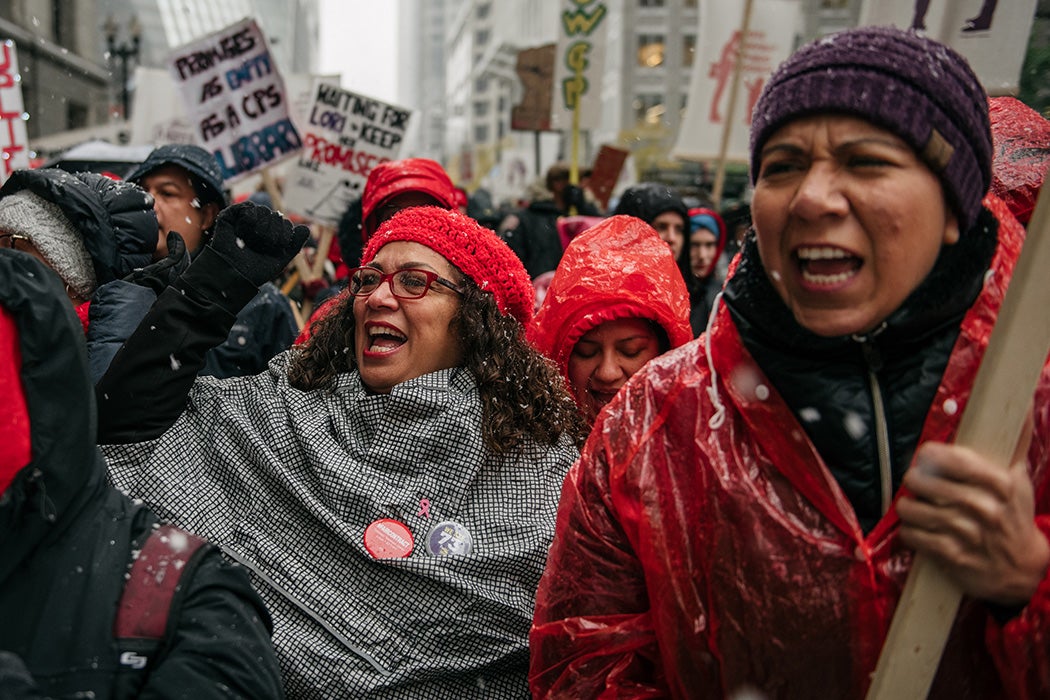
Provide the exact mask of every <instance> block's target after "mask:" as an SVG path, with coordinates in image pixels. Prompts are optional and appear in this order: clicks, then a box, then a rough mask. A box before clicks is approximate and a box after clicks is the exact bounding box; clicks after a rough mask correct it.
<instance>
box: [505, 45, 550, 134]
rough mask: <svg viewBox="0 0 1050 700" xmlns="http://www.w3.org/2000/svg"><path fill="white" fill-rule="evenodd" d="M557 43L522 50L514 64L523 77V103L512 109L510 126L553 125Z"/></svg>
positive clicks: (543, 128)
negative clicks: (552, 92)
mask: <svg viewBox="0 0 1050 700" xmlns="http://www.w3.org/2000/svg"><path fill="white" fill-rule="evenodd" d="M554 49H555V46H554V44H545V45H543V46H537V47H535V48H531V49H522V50H521V51H519V52H518V58H517V61H516V62H515V65H514V72H515V73H517V75H518V79H519V80H521V86H522V88H523V89H522V96H521V102H519V103H518V104H516V105H514V107H513V108H512V109H511V110H510V128H511V129H514V130H517V131H547V130H549V129H550V128H551V91H552V89H553V78H554Z"/></svg>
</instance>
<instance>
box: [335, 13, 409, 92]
mask: <svg viewBox="0 0 1050 700" xmlns="http://www.w3.org/2000/svg"><path fill="white" fill-rule="evenodd" d="M397 5H398V3H397V2H396V1H395V0H321V46H320V54H321V56H320V70H321V73H322V74H332V73H339V74H341V75H342V76H343V80H342V84H343V87H345V88H346V89H348V90H353V91H354V92H360V93H362V94H364V95H368V96H369V97H375V98H377V99H380V100H383V101H385V102H394V103H396V102H397V65H396V60H397Z"/></svg>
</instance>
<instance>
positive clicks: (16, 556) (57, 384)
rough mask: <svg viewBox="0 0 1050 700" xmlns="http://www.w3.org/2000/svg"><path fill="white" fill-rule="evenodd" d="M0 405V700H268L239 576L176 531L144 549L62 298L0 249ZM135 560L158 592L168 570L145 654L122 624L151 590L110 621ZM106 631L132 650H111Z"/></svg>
mask: <svg viewBox="0 0 1050 700" xmlns="http://www.w3.org/2000/svg"><path fill="white" fill-rule="evenodd" d="M0 395H2V396H3V405H4V410H3V411H0V610H2V611H3V623H2V624H0V696H2V697H4V698H16V699H21V698H34V699H39V698H48V697H73V696H76V697H93V698H96V699H98V700H102V699H106V698H137V697H147V696H148V697H157V698H175V697H184V698H189V697H192V698H195V700H202V699H204V698H220V697H222V698H227V697H231V696H237V697H250V698H279V697H282V690H281V685H280V676H279V672H278V669H277V662H276V659H275V656H274V652H273V647H272V645H271V641H270V617H269V614H268V613H267V611H266V609H265V608H264V606H263V604H262V602H261V600H260V599H259V597H258V595H257V594H256V593H255V591H254V590H252V588H251V585H250V583H249V580H248V577H247V575H246V573H245V571H244V570H243V569H242V568H240V567H239V566H237V565H234V564H231V563H228V562H227V561H226V560H225V559H224V558H223V556H222V554H221V553H220V551H219V550H218V549H217V548H216V547H214V546H212V545H209V544H206V543H204V542H203V541H202V540H199V539H197V538H195V537H193V536H192V535H189V534H188V533H185V532H183V531H181V530H177V529H174V528H168V527H167V526H164V527H163V528H162V531H163V532H162V534H163V537H159V536H151V534H152V533H153V532H154V531H155V530H156V529H158V525H159V523H158V519H157V517H156V516H155V515H154V514H153V513H152V512H151V511H150V510H148V509H147V508H146V507H145V506H144V505H142V504H141V503H138V502H134V501H132V500H131V499H129V498H127V497H126V496H124V495H122V494H121V493H120V492H119V491H117V490H116V489H114V488H112V487H111V486H109V485H107V482H106V465H105V462H104V460H103V458H102V455H101V454H100V452H99V450H98V448H97V447H96V446H95V402H94V397H93V392H92V384H91V381H90V379H89V377H88V372H87V362H86V354H85V350H84V341H83V336H82V334H81V333H80V331H79V329H78V327H77V323H76V319H75V316H74V314H73V311H72V309H71V308H70V306H69V304H68V303H66V302H65V300H64V295H63V291H62V284H61V283H60V282H59V278H58V277H57V276H55V275H54V274H52V273H51V272H50V271H48V269H47V268H46V267H45V266H44V265H43V264H42V263H41V262H40V261H38V260H36V259H34V258H33V257H32V256H30V255H27V254H25V253H21V252H18V251H14V250H9V249H5V250H0ZM158 537H159V540H158ZM158 541H159V542H161V546H162V549H161V550H157V549H156V548H155V545H156V544H157V542H158ZM140 552H142V554H141V555H140ZM158 552H159V554H158ZM155 555H156V556H157V558H153V557H154V556H155ZM141 558H146V559H147V560H148V561H149V562H151V564H152V565H153V566H155V567H157V568H156V570H155V573H153V574H152V576H153V579H154V580H155V581H157V582H158V585H159V582H160V581H161V579H164V578H165V577H169V578H171V577H172V571H181V574H174V578H173V579H172V582H175V581H177V584H178V585H177V587H176V588H175V592H174V594H173V597H171V599H170V605H169V606H167V607H163V608H161V609H159V612H161V613H162V616H166V619H167V624H166V626H162V627H161V630H162V631H161V633H160V634H159V635H158V637H159V640H158V641H156V642H155V643H154V644H153V646H150V645H149V644H147V643H146V641H145V637H147V636H148V635H146V634H145V633H144V632H143V631H142V630H143V623H144V622H145V620H144V619H138V620H135V619H134V618H135V616H136V615H141V614H142V612H141V611H143V610H157V609H156V608H151V604H152V602H153V599H155V598H156V596H157V593H156V589H153V588H148V589H144V588H142V587H136V591H135V592H136V593H137V594H139V595H138V596H135V597H133V598H131V599H130V600H138V601H139V607H137V608H132V609H131V612H130V613H128V612H127V611H125V610H122V609H121V608H122V607H123V606H122V605H121V604H128V603H129V598H128V597H125V590H126V589H125V580H126V578H127V577H128V575H129V566H131V565H132V563H133V562H136V560H138V559H141ZM136 566H137V564H136ZM166 566H167V568H166V569H165V568H164V567H166ZM172 566H173V567H174V568H172ZM134 571H136V569H134V568H133V569H132V573H134ZM132 580H137V579H136V578H135V577H134V576H132ZM127 591H128V592H129V594H130V591H131V585H130V584H129V585H128V588H127ZM118 610H120V612H119V613H118ZM136 611H138V612H136ZM129 614H130V617H131V618H132V619H130V620H129V618H128V617H126V616H127V615H129ZM118 621H121V622H122V627H123V625H124V624H125V623H128V622H131V623H134V624H133V626H137V627H138V628H139V629H138V631H137V633H136V636H142V637H143V639H139V640H137V641H128V640H122V639H121V638H119V637H117V636H116V635H115V629H121V628H122V627H118V626H117V622H118Z"/></svg>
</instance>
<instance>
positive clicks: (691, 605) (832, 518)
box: [530, 197, 1050, 699]
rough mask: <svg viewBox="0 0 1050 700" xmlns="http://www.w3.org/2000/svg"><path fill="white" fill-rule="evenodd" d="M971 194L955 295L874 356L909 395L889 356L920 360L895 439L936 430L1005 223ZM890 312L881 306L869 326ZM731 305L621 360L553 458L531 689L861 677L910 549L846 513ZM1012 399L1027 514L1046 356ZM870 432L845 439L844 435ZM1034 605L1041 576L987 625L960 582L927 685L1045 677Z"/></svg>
mask: <svg viewBox="0 0 1050 700" xmlns="http://www.w3.org/2000/svg"><path fill="white" fill-rule="evenodd" d="M987 202H988V206H989V208H990V209H991V211H992V212H993V213H994V214H995V216H996V217H998V218H999V220H1000V222H1001V224H1000V225H999V227H998V231H999V241H1000V243H999V247H998V250H997V252H996V254H995V258H994V260H993V262H992V264H991V269H990V271H989V274H988V275H987V277H985V276H984V275H978V285H977V287H976V290H974V293H973V294H972V295H970V294H967V296H966V298H967V299H973V301H972V302H970V303H969V304H968V308H966V309H964V310H963V312H962V315H961V316H960V317H955V316H954V315H953V314H951V313H950V314H949V316H950V317H952V318H957V320H956V321H954V322H953V323H948V324H946V325H944V328H943V329H942V331H943V332H937V333H934V334H933V335H932V336H931V338H932V340H931V339H927V341H926V342H924V343H922V344H921V346H916V347H913V348H912V351H913V352H915V353H917V354H919V355H920V356H921V359H922V361H921V362H920V364H919V365H918V368H917V369H916V368H914V367H913V366H912V369H907V368H905V371H904V374H902V375H900V376H898V377H896V378H895V377H894V375H893V374H890V373H888V372H887V373H882V374H878V376H879V377H880V381H881V382H884V386H885V388H886V389H887V393H888V396H889V397H890V398H891V399H892V398H894V397H897V398H900V397H902V396H909V394H908V391H909V389H908V386H906V384H907V383H908V382H906V381H904V380H903V379H902V378H901V377H903V376H905V375H907V376H911V377H914V376H920V375H923V376H925V378H924V379H921V380H919V381H918V383H919V384H922V385H923V386H924V388H923V389H922V390H921V391H919V393H918V394H914V393H913V394H910V401H911V403H913V404H915V406H914V408H916V409H917V412H913V413H911V414H910V415H909V419H908V420H909V422H910V423H911V425H913V426H916V434H915V440H914V442H915V443H916V444H917V443H920V442H924V441H927V440H939V441H951V439H952V438H953V437H954V435H955V433H956V431H957V429H958V425H959V420H960V417H961V415H962V413H963V411H964V409H965V406H966V402H967V399H968V398H969V395H970V391H971V388H972V382H973V379H974V375H975V372H976V369H977V366H978V364H979V362H980V360H981V357H982V355H983V353H984V351H985V349H986V346H987V342H988V336H989V333H990V330H991V327H992V325H993V323H994V321H995V316H996V313H997V312H998V309H999V306H1000V304H1001V302H1002V297H1003V293H1004V290H1005V287H1006V285H1007V283H1008V282H1009V278H1010V275H1011V273H1012V270H1013V266H1014V263H1015V261H1016V258H1017V255H1018V251H1019V247H1020V242H1021V240H1022V238H1023V230H1022V229H1021V227H1020V225H1019V224H1018V223H1017V222H1016V220H1015V219H1013V217H1012V216H1010V215H1009V213H1008V212H1007V211H1006V209H1005V206H1004V205H1003V204H1002V203H1001V202H999V201H998V200H994V198H991V197H990V198H989V199H988V200H987ZM987 216H991V215H987ZM993 224H994V220H993ZM992 230H993V231H994V230H995V227H994V225H993V227H992ZM746 253H747V251H746V250H745V257H746ZM935 269H936V268H935ZM737 274H741V273H740V270H739V268H737V269H736V272H735V273H734V275H733V276H734V277H735V275H737ZM985 279H986V280H987V281H985V282H984V283H983V284H981V282H982V281H983V280H985ZM732 281H733V280H732V278H731V279H730V283H729V284H732ZM948 282H949V283H950V280H948ZM727 286H728V285H727ZM969 291H970V289H966V292H969ZM960 293H962V292H960ZM951 296H952V295H949V296H948V297H947V298H951ZM944 301H945V300H944V299H941V300H940V303H943V302H944ZM940 303H938V302H937V301H936V300H929V302H928V303H927V304H925V306H926V308H932V307H936V306H939V305H940ZM785 312H786V309H785ZM909 313H910V310H905V313H904V314H903V317H897V318H895V317H891V319H890V323H889V326H890V327H889V328H888V329H887V330H886V333H890V334H891V335H890V336H887V339H889V338H893V336H892V332H893V330H894V329H893V327H892V326H893V325H894V323H895V322H897V321H901V322H903V323H905V324H906V323H908V322H910V320H909V318H908V316H909ZM740 318H741V317H740V315H739V314H734V313H731V310H730V308H729V307H728V306H726V305H720V307H719V309H718V311H717V314H716V316H715V318H714V319H713V322H712V324H711V326H710V328H709V329H708V331H707V333H706V334H705V335H703V336H701V338H700V339H698V340H697V341H694V342H693V343H690V344H688V345H686V346H684V347H682V348H680V349H678V350H677V351H672V352H671V353H668V354H666V355H664V356H663V357H660V358H657V359H656V360H654V361H652V362H650V363H649V364H648V365H647V366H646V368H645V369H643V370H642V371H641V372H639V373H638V374H636V375H635V377H633V378H632V380H631V381H630V382H629V383H628V385H627V387H626V388H625V389H624V390H623V391H621V392H620V394H619V395H618V396H617V398H616V399H614V400H613V402H612V403H611V404H610V405H609V407H608V408H607V409H606V411H605V413H603V415H602V417H601V418H600V419H599V422H598V424H597V425H596V427H595V429H594V431H593V432H592V434H591V437H590V439H589V441H588V443H587V445H586V447H585V448H584V452H583V455H582V456H581V459H580V462H578V463H577V465H576V466H575V467H574V468H573V470H572V471H571V472H570V474H569V476H568V478H567V479H566V483H565V488H564V491H563V495H562V502H561V505H560V507H559V516H558V523H557V530H556V532H557V534H556V537H555V542H554V545H553V546H552V549H551V554H550V558H549V560H548V565H547V570H546V571H545V573H544V578H543V580H542V582H541V585H540V590H539V593H538V598H537V606H536V617H535V620H534V624H533V629H532V632H531V635H530V641H531V649H532V666H531V674H530V679H531V683H532V689H533V691H534V693H535V694H536V696H537V697H547V696H558V697H574V698H583V697H593V696H596V695H598V694H599V693H601V692H603V691H604V692H606V693H607V694H609V695H615V696H616V697H654V696H656V695H660V696H664V695H670V696H671V697H678V698H683V697H726V696H728V695H731V694H732V693H734V692H739V691H740V690H742V689H744V688H751V689H756V690H758V691H759V692H761V693H764V694H766V695H767V696H769V697H790V698H807V697H813V698H831V697H834V698H848V697H863V695H864V692H865V690H866V688H867V686H868V684H869V683H870V682H871V678H870V674H871V672H872V671H873V670H874V667H875V663H876V660H877V658H878V654H879V651H880V649H881V646H882V643H883V640H884V638H885V636H886V632H887V630H888V627H889V624H890V620H891V619H892V615H893V612H894V608H895V607H896V605H897V601H898V599H899V597H900V595H901V590H902V588H903V585H904V581H905V579H906V577H907V574H908V571H909V568H910V564H911V560H912V553H911V552H910V551H909V550H907V549H905V548H904V547H903V546H902V545H901V544H900V542H899V539H898V519H897V516H896V511H895V509H893V508H892V507H890V508H889V509H888V511H887V513H886V515H884V516H882V517H881V518H880V519H879V520H878V521H877V522H876V523H875V524H874V526H873V527H872V528H871V529H870V530H867V529H865V528H863V527H862V525H861V521H860V519H859V517H858V514H857V513H856V511H855V510H854V507H852V503H851V500H850V497H849V496H848V494H847V493H846V492H845V491H846V489H845V488H844V487H843V486H842V484H841V479H840V477H839V475H837V474H835V473H833V471H832V469H831V468H830V467H829V464H828V463H827V462H826V461H825V460H826V457H825V453H824V452H823V451H821V450H820V449H819V447H818V445H817V442H818V441H823V439H824V438H822V437H820V436H819V435H817V440H816V441H815V440H814V439H812V438H811V437H810V434H811V432H813V431H812V426H811V425H809V424H808V420H812V419H813V418H816V416H812V415H809V414H808V413H807V412H803V411H793V410H792V408H791V407H790V406H789V404H788V402H787V401H786V400H785V398H784V396H783V395H782V394H781V392H780V391H779V389H778V387H777V385H776V380H777V379H778V378H779V377H780V376H782V375H780V374H779V372H780V371H782V370H783V367H782V366H781V367H776V366H771V367H772V368H773V369H774V371H776V372H777V373H778V374H776V375H774V376H770V375H767V373H766V371H765V370H766V368H767V366H769V365H768V362H769V357H771V355H770V356H767V357H766V362H765V363H756V360H755V357H754V356H753V354H752V353H751V352H750V351H749V346H751V347H756V346H755V345H754V343H753V338H752V332H751V330H749V329H748V328H747V327H746V326H741V325H738V319H740ZM945 337H950V338H951V341H950V342H947V343H946V344H942V342H943V338H945ZM786 342H790V339H788V340H787V341H786ZM897 342H901V339H900V338H898V339H897ZM769 352H771V353H772V352H773V350H770V351H769ZM790 352H791V350H790V349H788V350H785V351H784V352H783V353H781V356H786V355H788V354H789V353H790ZM935 356H939V359H938V357H935ZM856 357H859V353H858V354H857V355H856ZM895 361H896V362H904V358H899V357H898V358H895ZM847 366H848V365H847V364H845V363H840V364H839V365H837V367H838V368H839V369H843V373H842V374H840V373H839V372H837V371H836V372H829V373H812V372H810V373H807V374H804V375H803V376H802V378H801V379H800V380H799V381H804V382H807V383H808V387H809V390H810V392H811V393H812V394H814V395H816V396H819V397H829V396H833V395H836V392H838V393H837V395H838V396H848V395H849V393H850V391H851V389H850V388H849V387H850V385H849V384H847V383H846V382H848V381H851V380H850V379H849V372H846V371H845V369H844V368H846V367H847ZM853 366H854V367H855V369H854V372H856V373H859V374H860V375H861V376H863V375H864V374H866V372H867V370H868V368H866V367H865V365H864V362H863V360H859V361H858V360H854V361H853ZM909 366H911V365H909ZM938 367H939V368H940V369H939V370H938ZM916 373H917V374H916ZM926 386H929V394H928V395H927V394H926ZM788 391H789V393H792V394H794V391H793V390H792V389H791V388H788ZM860 391H861V392H862V393H863V392H864V389H860ZM868 402H869V403H870V398H869V399H868ZM923 402H925V403H923ZM828 405H830V404H828ZM1034 405H1035V407H1036V409H1035V433H1034V437H1033V441H1032V444H1031V449H1030V452H1029V454H1028V463H1029V469H1030V471H1031V475H1032V479H1033V482H1034V484H1035V497H1036V505H1035V508H1036V514H1037V515H1036V524H1037V526H1038V527H1039V528H1040V529H1041V530H1042V531H1043V532H1044V534H1046V533H1050V493H1048V489H1047V485H1048V482H1047V459H1048V456H1050V455H1048V448H1050V369H1044V372H1043V374H1042V377H1041V379H1040V382H1039V385H1038V388H1037V392H1036V397H1035V404H1034ZM807 416H808V419H807ZM814 422H815V421H814ZM822 422H823V421H822ZM827 422H834V420H828V421H827ZM814 434H815V435H816V433H814ZM873 440H874V438H873V437H872V436H871V435H858V437H857V439H856V441H857V442H859V443H862V444H863V445H864V446H865V448H866V449H872V448H871V445H872V442H873ZM909 459H910V452H907V451H904V452H900V453H898V454H896V455H895V456H894V460H895V462H905V461H906V460H909ZM1048 623H1050V578H1048V579H1046V580H1044V581H1043V582H1042V583H1041V584H1040V586H1039V588H1038V590H1037V592H1036V594H1035V596H1034V597H1033V598H1032V600H1031V601H1030V602H1029V604H1028V605H1027V606H1026V607H1025V608H1024V609H1023V610H1022V611H1020V613H1019V614H1017V615H1016V616H1015V617H1013V618H1012V619H1010V620H1009V621H1008V622H1006V623H1005V624H1003V625H1002V626H1000V624H999V623H998V622H997V621H996V619H995V618H994V617H993V616H992V615H990V607H989V606H987V605H985V604H984V603H982V602H980V601H976V600H972V599H966V600H964V602H963V605H962V607H961V609H960V612H959V616H958V618H957V620H956V624H955V627H954V629H953V631H952V634H951V637H950V638H949V641H948V644H947V648H946V650H945V654H944V657H943V659H942V662H941V666H940V671H939V673H938V675H937V677H936V679H935V681H934V684H933V687H932V690H931V693H930V697H931V698H953V699H955V698H993V697H1003V698H1039V697H1047V695H1048V693H1050V681H1048V679H1050V657H1048V656H1047V654H1046V649H1045V639H1046V633H1047V627H1048ZM610 691H611V692H610Z"/></svg>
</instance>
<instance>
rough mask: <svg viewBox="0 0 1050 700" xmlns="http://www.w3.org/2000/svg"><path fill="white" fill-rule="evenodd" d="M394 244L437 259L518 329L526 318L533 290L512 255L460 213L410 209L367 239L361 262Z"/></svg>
mask: <svg viewBox="0 0 1050 700" xmlns="http://www.w3.org/2000/svg"><path fill="white" fill-rule="evenodd" d="M394 241H412V242H415V243H419V244H421V245H425V246H426V247H427V248H430V249H431V250H433V251H434V252H435V253H438V254H440V255H442V256H443V257H444V258H445V259H446V260H448V261H449V262H450V263H452V264H453V265H455V266H456V267H457V268H459V270H460V271H461V272H462V273H463V274H464V275H466V276H467V277H469V278H470V279H472V280H474V283H475V284H477V285H478V287H480V288H481V289H482V290H484V291H486V292H491V293H492V295H493V296H494V297H496V306H497V307H499V310H500V312H501V313H504V314H510V315H511V316H513V317H514V318H516V319H518V321H520V322H521V324H522V325H528V323H529V321H530V320H531V319H532V307H533V298H534V294H535V292H534V290H533V288H532V282H531V281H530V280H529V275H528V273H527V272H525V267H524V266H523V265H522V264H521V260H519V259H518V256H517V255H515V254H514V251H512V250H511V249H510V247H509V246H508V245H507V244H506V243H504V242H503V241H502V240H501V239H500V237H499V236H497V235H496V234H495V232H493V231H492V230H491V229H487V228H485V227H484V226H482V225H481V224H479V223H478V222H477V221H475V220H474V219H472V218H470V217H469V216H467V215H466V214H460V213H459V212H458V211H450V210H448V209H441V208H440V207H412V208H410V209H405V210H403V211H400V212H398V213H397V214H395V215H394V216H393V217H392V218H391V219H390V220H388V221H385V222H383V224H382V225H380V227H379V230H378V231H376V233H375V235H373V236H372V237H371V238H370V239H368V246H367V247H366V248H365V252H364V254H363V255H362V256H361V264H362V265H367V264H368V263H370V262H372V259H373V258H375V256H376V253H378V252H379V249H380V248H382V247H383V246H385V245H386V244H387V243H393V242H394Z"/></svg>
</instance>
